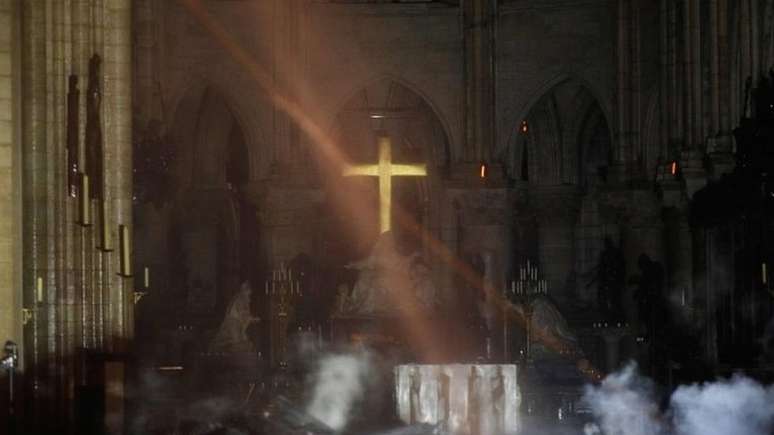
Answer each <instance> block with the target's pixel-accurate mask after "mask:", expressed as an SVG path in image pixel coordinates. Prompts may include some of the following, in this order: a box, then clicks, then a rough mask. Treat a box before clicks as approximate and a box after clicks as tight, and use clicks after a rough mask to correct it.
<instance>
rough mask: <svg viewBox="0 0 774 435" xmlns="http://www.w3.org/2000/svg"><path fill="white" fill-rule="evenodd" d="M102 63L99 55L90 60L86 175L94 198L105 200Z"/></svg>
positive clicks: (87, 101) (87, 97)
mask: <svg viewBox="0 0 774 435" xmlns="http://www.w3.org/2000/svg"><path fill="white" fill-rule="evenodd" d="M101 63H102V60H101V59H100V57H99V55H97V54H95V55H94V56H92V57H91V59H90V60H89V83H88V88H87V91H86V92H87V95H86V173H87V174H88V175H89V184H91V185H90V186H89V191H90V192H91V197H92V198H103V195H102V179H103V175H104V174H103V164H102V123H101V121H100V116H99V114H100V107H101V105H102V88H101V86H100V83H101V81H102V76H101V74H100V65H101Z"/></svg>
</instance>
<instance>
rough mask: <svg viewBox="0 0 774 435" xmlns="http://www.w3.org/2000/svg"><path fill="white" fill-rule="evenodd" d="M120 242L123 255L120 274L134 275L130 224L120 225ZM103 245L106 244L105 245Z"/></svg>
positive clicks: (125, 275)
mask: <svg viewBox="0 0 774 435" xmlns="http://www.w3.org/2000/svg"><path fill="white" fill-rule="evenodd" d="M119 244H120V245H121V257H120V258H119V269H120V275H121V276H124V277H129V276H132V260H131V255H132V239H131V236H130V234H129V226H128V225H119ZM103 246H106V244H105V245H103Z"/></svg>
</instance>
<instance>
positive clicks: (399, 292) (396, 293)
mask: <svg viewBox="0 0 774 435" xmlns="http://www.w3.org/2000/svg"><path fill="white" fill-rule="evenodd" d="M347 267H348V268H350V269H355V270H357V271H358V278H357V281H356V282H355V286H354V288H353V289H352V292H351V294H350V295H349V296H348V297H347V298H346V300H345V301H342V303H341V305H342V313H341V314H344V315H354V316H390V315H394V314H397V313H399V312H401V311H402V310H405V309H413V308H416V307H417V306H418V307H421V308H423V309H429V310H433V309H435V308H436V305H437V299H438V298H437V291H436V287H435V285H434V284H433V281H432V278H431V274H430V270H429V268H428V267H427V266H425V265H424V264H423V263H422V262H421V260H420V258H419V255H418V254H412V255H408V256H404V255H402V254H400V253H399V252H398V250H397V247H396V245H395V239H394V237H393V235H392V233H391V232H389V231H388V232H386V233H382V235H381V236H380V237H379V239H378V240H377V242H376V244H375V245H374V248H373V250H372V252H371V255H369V256H368V257H367V258H365V259H363V260H360V261H357V262H354V263H351V264H349V265H347Z"/></svg>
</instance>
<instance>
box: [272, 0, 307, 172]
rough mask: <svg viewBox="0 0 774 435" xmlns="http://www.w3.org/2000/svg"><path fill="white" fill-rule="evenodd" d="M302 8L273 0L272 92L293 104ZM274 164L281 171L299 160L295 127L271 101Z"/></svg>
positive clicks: (291, 2)
mask: <svg viewBox="0 0 774 435" xmlns="http://www.w3.org/2000/svg"><path fill="white" fill-rule="evenodd" d="M303 10H304V8H303V7H302V5H301V4H300V3H299V0H274V4H273V13H274V19H273V20H272V22H273V23H274V26H275V27H274V30H273V33H274V43H273V47H272V51H273V59H274V62H273V67H274V74H273V77H274V81H275V82H274V90H273V91H274V92H277V93H278V94H279V95H280V97H281V98H285V99H287V100H288V101H289V102H290V104H296V102H297V98H298V89H299V85H300V82H299V80H300V79H301V74H300V72H301V45H300V27H299V25H300V21H301V17H302V14H303ZM274 112H275V115H274V116H275V122H274V147H275V155H274V163H275V164H276V165H277V167H278V170H279V171H280V172H281V173H282V172H284V171H285V170H287V169H289V168H291V167H294V166H298V165H299V164H300V163H302V162H301V161H300V160H301V159H300V157H301V154H300V149H299V148H300V147H299V145H300V141H299V129H298V126H297V125H296V123H295V121H294V120H293V119H292V118H291V117H290V116H289V115H288V114H287V113H286V111H285V110H284V109H283V108H281V107H279V106H277V105H276V104H275V107H274Z"/></svg>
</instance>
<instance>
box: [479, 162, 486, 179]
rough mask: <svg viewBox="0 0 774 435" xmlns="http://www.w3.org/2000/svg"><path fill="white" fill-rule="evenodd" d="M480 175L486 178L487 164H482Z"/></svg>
mask: <svg viewBox="0 0 774 435" xmlns="http://www.w3.org/2000/svg"><path fill="white" fill-rule="evenodd" d="M480 175H481V178H486V163H482V164H481V171H480Z"/></svg>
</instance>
